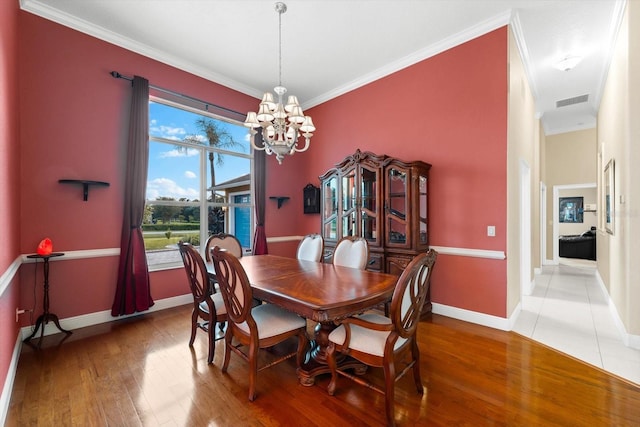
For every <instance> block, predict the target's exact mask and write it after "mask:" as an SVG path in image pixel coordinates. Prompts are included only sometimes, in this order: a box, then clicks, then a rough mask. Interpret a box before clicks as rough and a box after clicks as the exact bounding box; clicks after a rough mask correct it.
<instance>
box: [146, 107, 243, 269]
mask: <svg viewBox="0 0 640 427" xmlns="http://www.w3.org/2000/svg"><path fill="white" fill-rule="evenodd" d="M149 101H150V102H154V103H158V104H163V105H166V106H169V107H172V108H177V109H181V110H185V111H188V112H191V113H195V114H199V115H201V116H205V117H208V118H211V119H214V120H218V121H223V122H227V123H231V124H233V125H236V126H243V122H241V121H236V120H232V119H229V118H227V117H222V116H218V115H216V114H212V113H210V112H208V111H205V110H201V109H198V108H193V107H190V106H187V105H183V104H180V103H176V102H173V101H168V100H166V99H163V98H159V97H155V96H150V97H149ZM149 142H159V143H163V144H168V145H172V146H176V145H177V146H183V147H188V148H190V149H197V150H199V151H200V183H199V184H200V195H199V200H200V201H199V202H184V201H177V200H176V201H162V200H146V201H145V203H146V204H147V205H158V206H160V205H164V206H181V207H184V206H199V207H200V253H201V255H203V256H204V243H205V242H206V240H207V238H208V237H209V226H208V225H209V224H208V212H209V207H223V208H224V207H226V208H227V215H229V216H228V227H229V229H232V228H231V225H232V223H231V217H232V209H233V207H235V206H243V207H247V205H246V204H241V205H238V204H235V203H232V202H231V200H232V198H231V197H232V196H231V194H246V191H242V192H237V193H229V195H228V197H227V200H226V201H225V202H223V203H220V202H209V201H208V200H207V197H208V194H209V191H208V190H207V188H208V187H207V185H208V184H207V178H208V176H207V172H208V171H207V162H208V154H209V152H210V151H214V152H217V153H220V154H223V155H229V156H235V157H242V158H246V159H249V162H250V165H249V170H250V175H251V178H250V184H249V194H250V202H249V208H250V212H251V219H250V221H251V224H250V233H251V235H253V234H254V233H255V220H254V215H255V202H254V201H255V196H254V182H253V174H254V173H255V171H254V166H255V162H254V157H253V153H254V150H253V148H252V147H250V146H249V147H250V151H249V154H246V153H239V152H236V151H230V150H224V149H219V148H218V149H213V148H211V147H210V146H209V145H205V144H203V145H194V144H190V143H186V142H183V141H177V140H172V139H166V138H161V137H155V136H151V134H150V135H149ZM147 178H148V177H147ZM225 231H226V232H228V230H225ZM250 246H251V247H249V248H248V249H247V248H245V250H247V251H248V252H249V253H252V252H253V241H252V240H251V242H250ZM145 252H146V250H145ZM146 253H147V255H148V254H149V253H148V252H146ZM176 253H177V249H176ZM147 263H148V264H149V271H158V270H165V269H172V268H180V267H182V261H181V259H180V256H179V255H177V261H172V262H167V263H149V257H148V256H147Z"/></svg>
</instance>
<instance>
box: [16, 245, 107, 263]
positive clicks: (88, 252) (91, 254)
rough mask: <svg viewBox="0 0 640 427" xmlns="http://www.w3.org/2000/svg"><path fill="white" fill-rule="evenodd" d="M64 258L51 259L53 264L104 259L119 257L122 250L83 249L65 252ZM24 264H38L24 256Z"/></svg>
mask: <svg viewBox="0 0 640 427" xmlns="http://www.w3.org/2000/svg"><path fill="white" fill-rule="evenodd" d="M63 253H64V256H61V257H55V258H51V259H49V261H51V262H54V261H55V262H58V261H69V260H72V259H87V258H102V257H109V256H119V255H120V248H107V249H83V250H79V251H64V252H63ZM22 262H23V263H25V264H27V263H33V262H37V259H33V258H27V255H22Z"/></svg>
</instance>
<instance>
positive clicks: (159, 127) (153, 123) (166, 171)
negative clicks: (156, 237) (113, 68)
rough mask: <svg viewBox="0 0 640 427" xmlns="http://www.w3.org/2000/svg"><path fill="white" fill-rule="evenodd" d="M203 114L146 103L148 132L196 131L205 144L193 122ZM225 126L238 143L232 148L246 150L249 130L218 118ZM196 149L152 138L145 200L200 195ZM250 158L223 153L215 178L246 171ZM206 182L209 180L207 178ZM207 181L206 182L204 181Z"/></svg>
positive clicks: (176, 135) (175, 136)
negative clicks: (182, 148)
mask: <svg viewBox="0 0 640 427" xmlns="http://www.w3.org/2000/svg"><path fill="white" fill-rule="evenodd" d="M200 117H202V116H200V115H198V114H195V113H191V112H188V111H184V110H180V109H178V108H173V107H169V106H167V105H163V104H158V103H154V102H151V103H149V123H150V126H149V127H150V136H156V137H162V138H166V139H172V140H176V141H182V140H184V139H185V138H186V137H187V136H193V135H196V136H197V137H198V139H200V140H202V141H204V142H205V144H206V141H207V139H206V137H205V136H204V133H202V132H201V131H200V130H199V129H198V128H197V126H196V120H197V119H198V118H200ZM218 123H220V124H221V125H222V126H223V127H224V129H226V131H227V132H228V133H229V134H230V135H231V136H232V137H233V139H234V140H235V141H236V142H238V143H239V144H241V147H240V148H235V149H234V151H238V152H240V153H244V154H249V146H250V144H249V132H248V130H247V128H245V127H244V126H242V125H241V124H240V125H233V124H230V123H226V122H221V121H218ZM198 153H199V150H195V149H188V150H180V149H178V147H177V146H174V145H168V144H163V143H158V142H153V141H151V142H150V143H149V175H148V178H147V197H146V198H147V200H155V199H156V198H157V197H158V196H166V197H173V198H175V199H180V198H183V197H186V198H188V199H189V200H193V199H199V198H200V192H199V173H200V164H199V161H200V160H199V155H198ZM249 168H250V162H249V160H248V159H245V158H236V157H234V156H230V155H225V156H224V164H223V166H222V167H218V166H216V169H215V171H216V182H217V183H220V182H224V181H227V180H229V179H232V178H235V177H237V176H240V175H244V174H246V173H249ZM207 182H208V180H207ZM209 184H210V183H209V182H208V184H207V185H209Z"/></svg>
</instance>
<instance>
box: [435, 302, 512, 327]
mask: <svg viewBox="0 0 640 427" xmlns="http://www.w3.org/2000/svg"><path fill="white" fill-rule="evenodd" d="M431 311H432V312H433V314H440V315H442V316H447V317H451V318H453V319H458V320H463V321H465V322H471V323H475V324H477V325H482V326H487V327H489V328H493V329H500V330H502V331H510V330H511V328H512V325H513V323H514V321H515V319H517V317H518V316H517V315H518V314H519V313H520V308H519V305H518V308H517V309H516V310H514V312H513V314H512V316H511V318H509V319H505V318H504V317H497V316H492V315H490V314H485V313H478V312H476V311H471V310H465V309H464V308H458V307H450V306H448V305H444V304H439V303H437V302H434V303H432V308H431Z"/></svg>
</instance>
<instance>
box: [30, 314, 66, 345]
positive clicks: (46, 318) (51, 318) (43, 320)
mask: <svg viewBox="0 0 640 427" xmlns="http://www.w3.org/2000/svg"><path fill="white" fill-rule="evenodd" d="M49 322H53V323H54V324H55V325H56V327H57V328H58V329H59V330H60V331H61V332H64V333H65V334H67V335H70V334H71V331H67V330H66V329H63V328H62V326H60V321H59V320H58V316H56V315H55V314H53V313H42V314H41V315H40V316H38V319H37V320H36V327H35V329H34V330H33V333H32V334H31V335H29V336H28V337H27V338H25V339H24V342H29V341H31V339H32V338H33V337H35V336H36V334H37V333H38V329H39V328H40V327H42V329H40V342H42V337H43V336H44V326H45V325H46V324H48V323H49ZM38 346H40V343H38Z"/></svg>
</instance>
